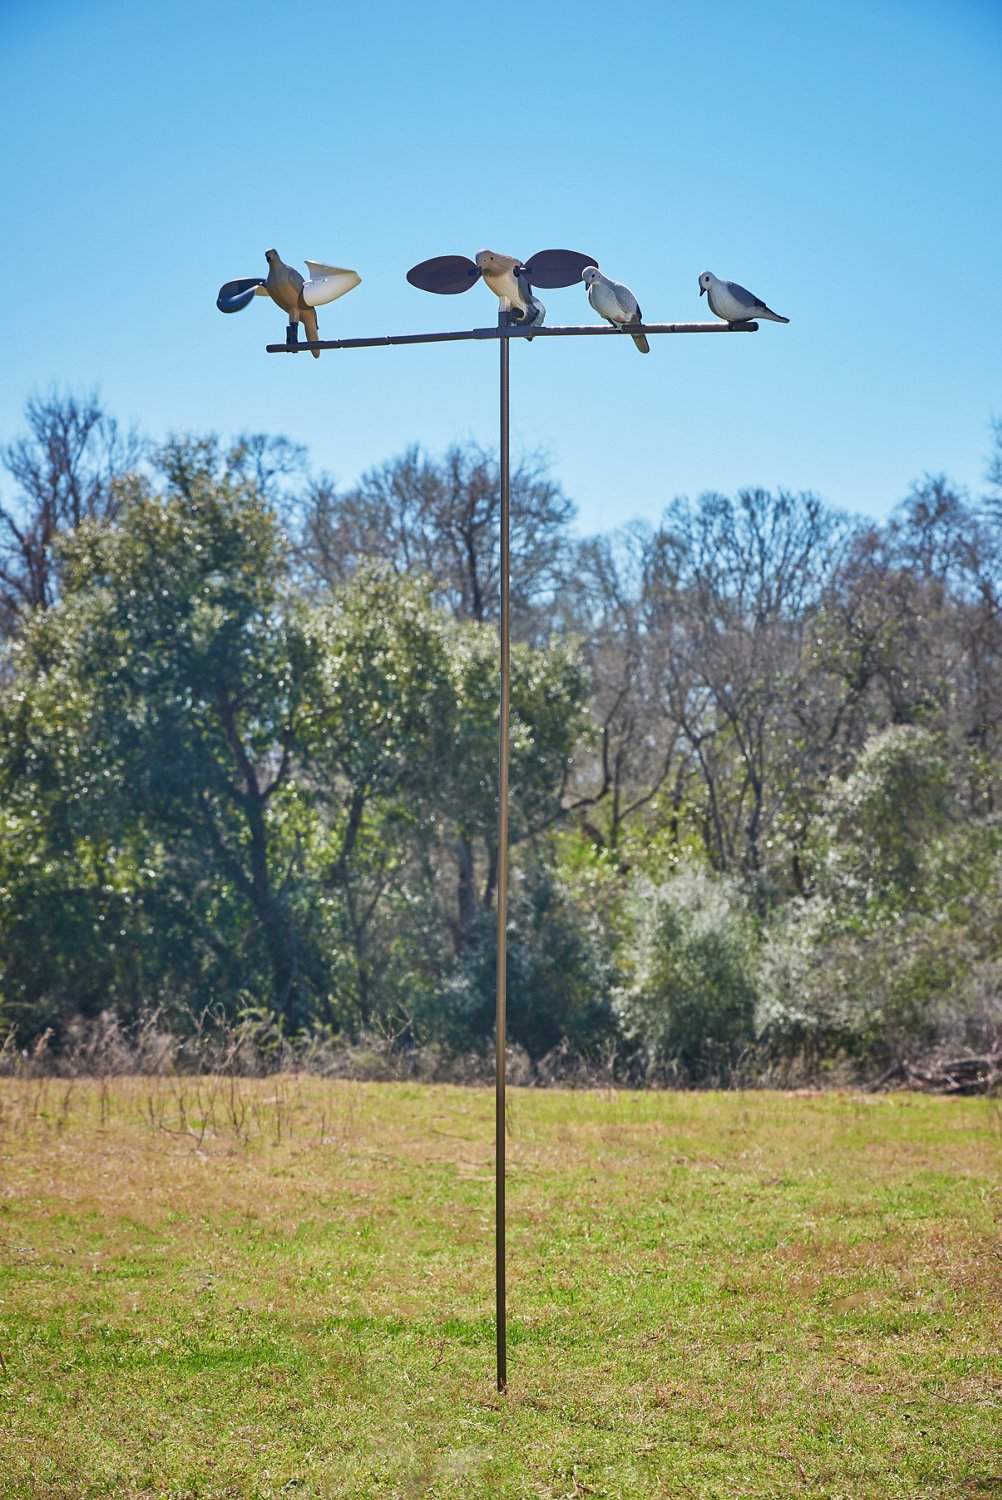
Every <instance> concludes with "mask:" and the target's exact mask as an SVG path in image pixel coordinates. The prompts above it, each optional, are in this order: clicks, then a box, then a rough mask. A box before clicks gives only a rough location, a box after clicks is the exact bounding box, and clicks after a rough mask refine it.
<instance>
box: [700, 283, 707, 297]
mask: <svg viewBox="0 0 1002 1500" xmlns="http://www.w3.org/2000/svg"><path fill="white" fill-rule="evenodd" d="M705 293H706V287H705V286H701V287H700V289H699V295H700V296H701V297H702V296H704V295H705Z"/></svg>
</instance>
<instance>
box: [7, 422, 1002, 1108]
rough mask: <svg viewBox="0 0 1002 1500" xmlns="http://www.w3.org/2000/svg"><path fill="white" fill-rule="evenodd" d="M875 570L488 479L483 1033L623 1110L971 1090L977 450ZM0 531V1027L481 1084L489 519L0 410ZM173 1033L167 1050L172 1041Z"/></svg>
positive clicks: (438, 483) (868, 547)
mask: <svg viewBox="0 0 1002 1500" xmlns="http://www.w3.org/2000/svg"><path fill="white" fill-rule="evenodd" d="M995 440H996V442H995V450H994V455H993V457H992V459H991V462H990V465H989V470H988V473H987V475H986V486H985V493H984V494H983V495H980V496H978V497H976V498H974V497H971V496H968V495H965V494H963V493H961V492H960V491H959V490H958V489H957V488H956V486H953V485H952V484H950V482H949V481H948V480H947V479H946V478H944V477H926V478H925V479H924V480H922V481H921V482H919V483H917V484H916V485H915V486H914V488H913V490H912V492H911V494H910V495H909V496H908V497H907V498H906V499H905V500H904V501H903V502H902V503H901V504H900V505H899V506H898V508H897V509H896V510H895V511H894V512H893V513H892V514H891V516H890V518H889V519H888V520H887V521H886V522H885V523H882V524H879V525H878V524H876V523H874V522H872V521H865V520H861V519H859V518H855V517H851V516H848V515H846V514H843V513H841V512H839V511H838V510H836V509H834V508H832V507H831V506H830V505H828V504H826V503H825V502H824V501H823V500H821V499H820V498H819V497H817V496H815V495H812V494H809V493H800V494H794V493H788V492H785V491H779V492H768V491H764V490H760V489H747V490H742V491H740V492H739V493H738V494H737V495H735V496H724V495H718V494H704V495H701V496H699V497H698V498H697V499H696V500H688V499H677V500H675V501H673V502H672V503H670V504H669V505H668V506H667V508H666V509H665V511H664V514H663V516H662V519H661V521H660V522H659V523H658V524H656V525H646V524H640V523H636V524H632V525H629V526H626V527H624V528H622V529H621V530H619V531H617V532H615V533H612V534H608V535H602V536H596V537H586V538H581V537H580V536H578V535H577V534H576V533H575V531H574V529H573V506H572V504H571V502H570V500H569V499H568V497H567V496H566V495H565V494H564V493H563V491H562V489H561V487H560V485H559V484H558V483H557V482H556V481H555V479H554V478H553V476H552V475H551V474H550V473H549V472H548V471H547V469H546V467H545V466H544V465H541V464H540V463H538V462H536V461H534V460H532V459H526V460H523V461H522V462H521V463H520V464H519V465H518V466H517V469H516V472H515V473H514V475H513V479H512V522H513V535H512V620H513V632H514V635H515V639H516V645H515V649H514V653H513V681H512V742H511V746H512V748H511V754H512V767H511V784H512V839H513V846H514V869H513V882H512V901H511V932H510V936H509V943H510V959H509V968H510V984H509V988H510V996H509V1026H510V1031H511V1036H512V1039H513V1041H514V1042H515V1043H516V1044H517V1045H519V1046H520V1047H521V1048H522V1049H524V1052H525V1053H526V1055H527V1057H528V1059H529V1060H530V1062H531V1063H536V1064H538V1063H539V1062H540V1061H541V1060H542V1059H545V1058H550V1059H552V1058H553V1057H554V1056H556V1055H564V1056H572V1057H576V1058H579V1059H584V1060H588V1059H596V1058H599V1057H602V1058H605V1059H606V1060H607V1061H608V1062H609V1065H610V1066H612V1067H613V1068H614V1069H615V1070H617V1071H618V1072H619V1073H620V1075H621V1076H622V1077H624V1078H633V1079H637V1080H645V1079H650V1080H677V1081H680V1082H697V1083H698V1082H707V1081H709V1082H728V1081H730V1080H733V1079H743V1080H748V1079H752V1078H779V1077H797V1076H805V1077H819V1076H839V1077H842V1076H853V1075H869V1074H873V1073H874V1072H875V1071H876V1070H883V1069H886V1068H888V1067H890V1066H894V1065H898V1064H901V1063H902V1061H903V1060H912V1061H916V1060H920V1059H921V1058H923V1057H927V1056H930V1055H933V1054H935V1053H936V1051H937V1049H938V1050H940V1051H942V1050H943V1049H947V1050H953V1051H957V1050H958V1049H965V1048H966V1049H968V1050H974V1051H977V1050H982V1051H988V1052H990V1051H992V1050H993V1049H996V1050H997V1048H998V1041H999V1026H1000V1017H1002V1005H1000V1000H999V980H1000V974H1002V963H1000V959H1002V899H1000V897H1002V857H1000V848H1002V844H1000V836H999V834H1000V829H999V813H998V799H999V792H1000V765H1002V760H1000V727H1002V615H1000V599H1002V528H1000V525H999V523H1000V521H1002V431H1000V430H999V429H996V431H995ZM0 457H2V462H3V471H4V474H5V476H6V478H5V486H4V489H3V490H2V491H0V634H2V637H3V652H2V657H0V808H2V814H0V1024H2V1025H3V1027H4V1029H5V1030H8V1031H11V1032H12V1033H13V1034H14V1035H15V1036H16V1037H17V1039H18V1041H19V1042H20V1043H22V1044H24V1045H29V1044H30V1043H31V1041H32V1040H33V1039H35V1038H37V1037H39V1036H40V1035H42V1034H44V1033H48V1034H49V1035H50V1036H51V1037H52V1038H54V1039H55V1044H56V1045H57V1046H58V1045H59V1044H60V1042H61V1041H62V1040H63V1039H66V1038H69V1037H71V1036H72V1035H73V1033H74V1028H77V1029H79V1027H80V1026H81V1025H82V1024H85V1023H86V1022H87V1021H88V1020H89V1019H93V1018H95V1017H97V1016H99V1015H102V1014H105V1013H108V1012H111V1013H113V1014H114V1015H115V1016H116V1017H118V1018H119V1019H120V1020H121V1021H122V1022H123V1023H125V1024H129V1023H137V1022H138V1021H139V1020H140V1019H141V1018H143V1017H149V1016H150V1015H152V1014H156V1015H158V1016H159V1017H161V1018H162V1019H163V1024H165V1025H168V1026H171V1027H173V1028H174V1029H175V1030H177V1031H180V1032H183V1031H184V1030H185V1028H186V1027H190V1026H192V1025H194V1024H195V1018H197V1017H201V1018H203V1021H204V1017H205V1015H206V1014H211V1015H213V1016H215V1017H218V1018H220V1019H228V1020H231V1021H232V1020H233V1019H234V1018H236V1017H238V1016H240V1015H244V1014H250V1013H253V1014H260V1015H265V1016H267V1017H269V1018H271V1019H272V1020H273V1021H274V1022H275V1023H277V1024H280V1026H281V1028H282V1029H283V1030H284V1032H285V1033H286V1034H287V1035H293V1034H297V1033H303V1034H305V1033H317V1032H319V1031H323V1032H324V1033H325V1034H327V1035H329V1036H330V1037H332V1038H345V1039H352V1038H358V1037H359V1036H361V1035H364V1034H366V1033H369V1032H372V1031H373V1030H381V1031H382V1032H383V1033H390V1034H392V1035H393V1037H394V1038H396V1039H397V1043H398V1045H399V1046H400V1047H402V1048H429V1047H432V1048H435V1049H438V1051H439V1052H440V1054H441V1055H442V1056H443V1057H448V1056H455V1055H459V1054H470V1053H474V1054H475V1053H478V1052H479V1053H482V1054H486V1052H487V1051H488V1050H489V1048H490V1046H491V1040H492V1038H491V1030H492V1022H493V973H494V911H495V900H496V887H497V853H498V851H497V845H496V827H495V824H496V776H497V745H496V711H497V710H496V703H497V678H498V650H497V610H498V594H499V587H498V583H499V579H498V574H499V557H498V519H499V483H498V471H497V463H496V460H495V458H494V456H493V454H491V453H489V452H486V451H483V450H480V449H478V448H476V447H474V446H471V445H466V446H456V447H454V448H452V449H450V450H449V451H448V452H446V453H445V454H443V455H440V456H437V457H435V456H429V455H428V454H426V453H424V452H422V451H421V450H420V449H418V448H413V449H411V450H409V451H408V452H406V453H405V454H403V455H401V456H399V457H397V458H395V459H392V460H390V461H388V462H387V463H385V464H383V465H381V466H379V467H377V468H374V469H373V470H372V471H371V472H369V473H368V474H366V475H365V476H364V477H363V478H362V479H361V480H360V481H359V482H358V483H357V484H356V485H354V486H351V487H347V488H346V487H339V486H338V485H337V484H335V483H334V482H333V481H332V480H331V479H329V478H328V477H326V476H323V475H320V476H317V475H315V474H313V473H312V472H311V469H310V465H309V460H308V455H307V454H306V452H305V451H304V450H302V449H301V448H298V447H297V446H296V445H294V444H291V443H289V442H288V441H287V440H286V439H284V438H280V437H272V436H267V435H251V436H245V437H242V438H240V439H238V440H236V441H235V442H231V443H225V442H222V441H221V440H219V439H218V438H216V437H212V436H208V437H206V436H193V437H181V438H173V439H171V440H170V441H168V442H167V443H165V444H162V445H159V446H154V445H152V444H150V443H149V442H147V441H145V440H143V439H142V438H141V437H140V436H138V435H137V434H135V433H123V432H122V431H121V430H120V429H119V427H118V425H117V424H116V422H115V421H114V420H113V419H112V418H111V417H110V416H109V415H108V414H107V413H106V412H104V411H103V410H102V408H101V406H100V404H99V402H98V401H97V400H96V399H94V398H78V397H72V396H65V395H59V394H53V395H51V396H49V397H46V398H40V399H36V400H33V401H31V402H29V403H28V406H27V409H26V423H25V431H24V433H23V434H22V435H21V436H20V437H17V438H16V439H14V440H12V441H11V442H9V443H8V444H7V445H6V446H5V447H4V448H3V449H2V454H0ZM200 1024H201V1023H200Z"/></svg>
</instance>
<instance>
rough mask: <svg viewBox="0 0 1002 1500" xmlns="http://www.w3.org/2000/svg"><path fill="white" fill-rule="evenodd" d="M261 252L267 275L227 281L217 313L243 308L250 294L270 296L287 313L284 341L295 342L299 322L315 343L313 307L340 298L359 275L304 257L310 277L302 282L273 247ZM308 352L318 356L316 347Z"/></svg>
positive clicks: (315, 357)
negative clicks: (285, 338)
mask: <svg viewBox="0 0 1002 1500" xmlns="http://www.w3.org/2000/svg"><path fill="white" fill-rule="evenodd" d="M264 255H265V260H266V261H267V262H268V275H267V276H266V277H261V276H244V277H241V278H240V279H239V280H237V281H227V282H226V284H225V285H224V286H222V287H220V289H219V296H218V297H217V298H216V306H217V307H218V308H219V311H220V312H225V313H234V312H239V311H240V309H241V308H243V307H246V306H247V304H248V303H249V302H250V301H251V299H252V298H253V297H270V298H271V300H272V301H273V302H275V303H277V304H278V306H279V307H280V308H281V309H282V311H283V312H286V313H288V315H289V329H288V336H287V342H288V343H289V344H295V343H297V342H298V336H299V324H300V323H302V324H303V327H304V328H305V329H306V332H307V335H308V337H309V341H310V343H312V344H315V343H316V342H317V340H318V338H319V337H320V335H319V331H318V329H317V315H316V313H315V312H314V308H317V307H323V306H324V304H325V303H327V302H334V301H335V300H336V299H337V298H338V297H343V296H344V294H345V292H350V291H351V290H352V288H353V287H356V286H358V285H359V283H360V282H361V280H362V278H361V276H359V274H358V272H357V271H349V270H347V269H345V267H344V266H328V265H325V264H324V262H323V261H319V260H308V261H307V262H306V267H307V270H308V271H309V272H310V279H309V281H304V280H303V277H302V276H301V275H300V273H299V272H298V271H297V270H296V269H295V268H294V267H293V266H287V265H286V264H285V262H284V260H283V259H282V257H281V256H280V255H279V253H278V251H277V250H266V251H265V252H264ZM310 353H311V354H312V355H313V357H314V359H319V358H320V351H319V349H311V350H310Z"/></svg>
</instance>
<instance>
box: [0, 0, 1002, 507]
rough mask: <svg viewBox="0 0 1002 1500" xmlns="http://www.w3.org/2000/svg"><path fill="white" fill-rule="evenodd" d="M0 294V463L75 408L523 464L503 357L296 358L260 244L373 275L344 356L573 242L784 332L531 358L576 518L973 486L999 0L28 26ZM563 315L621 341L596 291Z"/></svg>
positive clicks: (140, 16)
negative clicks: (460, 291) (245, 286)
mask: <svg viewBox="0 0 1002 1500" xmlns="http://www.w3.org/2000/svg"><path fill="white" fill-rule="evenodd" d="M0 131H2V139H3V140H4V142H5V151H4V157H5V161H4V169H3V193H4V200H5V205H6V209H7V212H5V214H4V220H5V228H4V242H5V251H6V257H5V258H6V264H7V269H8V275H7V277H6V279H5V290H6V296H5V297H4V299H3V303H2V319H3V327H2V332H0V342H2V348H3V356H2V361H0V438H3V439H7V438H10V437H12V436H14V435H15V434H16V433H17V432H18V431H19V430H20V428H21V423H22V412H23V407H24V403H25V400H26V398H27V397H28V396H30V395H32V394H33V393H40V392H45V391H47V390H48V389H50V388H51V387H53V386H54V385H58V386H60V387H62V388H64V389H72V390H75V391H86V390H90V389H93V388H97V390H98V391H99V393H100V395H101V397H102V399H103V401H104V404H105V406H106V407H107V408H108V410H110V411H111V412H112V413H113V414H115V415H116V416H117V417H118V418H119V419H120V420H121V421H123V422H125V423H131V422H134V423H136V424H137V425H138V426H139V427H141V428H142V429H144V430H145V431H147V432H149V433H151V434H153V435H154V436H163V435H165V434H166V433H167V432H168V431H171V430H175V431H177V430H196V431H205V430H208V429H212V430H216V431H219V432H221V433H223V434H225V435H232V434H235V433H236V432H238V431H240V430H249V431H269V432H275V433H279V432H281V433H285V434H287V435H288V436H289V437H291V438H293V439H296V440H298V441H301V442H305V443H307V444H308V445H309V448H310V452H311V455H312V458H313V462H314V464H315V466H316V467H317V468H318V469H325V470H327V471H329V472H330V473H332V474H333V475H334V476H335V477H336V478H337V479H339V480H340V481H342V482H344V483H347V482H350V481H351V480H352V479H353V478H355V477H356V476H357V475H358V474H360V473H361V472H362V471H363V470H364V469H366V468H367V467H369V466H370V465H372V464H375V463H379V462H381V461H382V460H384V459H386V458H388V457H390V456H392V455H393V454H396V453H398V452H400V451H401V450H402V449H403V448H404V447H406V446H407V445H408V444H410V443H412V442H419V443H421V444H422V445H423V446H425V447H426V448H428V449H429V450H431V451H432V452H436V451H440V450H441V449H443V448H444V447H445V446H447V445H448V444H449V443H450V442H453V441H456V440H459V441H462V440H464V439H466V438H473V439H476V440H479V441H481V442H483V443H485V444H493V443H494V442H495V441H496V420H497V418H496V412H497V380H496V360H497V351H496V346H494V345H491V344H488V345H476V344H452V345H448V344H447V345H439V346H434V345H433V346H427V347H418V348H404V349H379V350H372V351H363V352H359V353H353V354H340V353H339V354H327V355H324V356H323V357H322V358H321V359H320V360H316V361H315V360H312V359H310V358H308V357H307V356H303V355H301V356H298V357H297V358H295V359H286V358H283V357H278V356H269V355H267V354H265V352H264V347H265V344H266V343H268V342H273V341H277V340H280V339H281V338H282V337H283V331H284V318H283V316H282V314H281V313H280V312H279V310H278V309H277V308H275V307H274V306H273V305H272V304H271V303H270V302H269V301H266V300H265V299H260V298H259V299H255V300H254V301H253V302H252V303H251V305H250V307H249V308H247V310H246V311H245V312H243V313H240V314H238V315H236V316H233V317H224V316H222V315H221V314H220V313H218V312H217V311H216V308H215V306H214V302H215V296H216V292H217V290H218V287H219V285H220V284H221V283H222V282H223V281H226V280H229V279H230V278H233V277H236V276H241V275H259V274H262V273H263V271H264V270H265V262H264V250H265V249H266V248H267V247H268V246H269V245H275V246H277V247H278V249H279V251H280V253H281V254H282V255H283V256H284V258H285V259H286V260H289V261H292V262H295V263H301V262H302V260H303V259H304V258H305V257H306V256H309V257H310V258H311V259H317V260H324V261H328V262H332V263H334V264H339V265H348V266H352V267H354V268H355V269H357V270H358V271H359V272H360V274H361V276H362V285H361V286H360V287H359V288H358V289H357V290H356V291H354V292H352V293H351V294H349V296H347V297H345V298H344V299H343V300H341V301H339V302H337V303H335V304H334V305H333V306H332V307H328V308H327V309H323V308H322V309H320V328H321V334H322V335H323V336H326V337H337V336H345V337H347V336H359V335H366V334H374V333H384V332H391V331H400V332H402V331H418V330H429V329H435V328H450V327H452V328H458V327H468V326H476V325H482V324H485V323H487V322H490V321H492V319H493V317H494V314H495V310H496V303H495V302H494V299H493V298H492V297H491V295H490V293H489V292H488V291H487V290H486V288H485V287H484V286H483V285H482V284H481V285H478V286H476V287H474V288H473V290H472V291H471V292H469V293H468V294H467V295H465V296H463V297H456V298H438V297H431V296H428V295H427V294H423V293H421V292H418V291H416V290H414V289H413V288H411V287H410V286H408V285H407V283H406V281H405V280H404V273H405V272H406V270H407V268H408V267H409V266H410V265H412V264H413V263H414V262H416V261H419V260H423V259H425V258H426V257H428V256H431V255H436V254H445V253H460V254H466V255H473V254H474V253H475V251H476V250H477V249H479V248H480V247H482V246H488V247H490V248H492V249H499V250H503V251H507V252H510V253H513V254H516V255H520V256H529V255H531V254H532V253H533V252H534V251H536V250H538V249H543V248H546V247H549V246H559V245H564V246H567V247H569V248H572V249H577V250H581V251H584V252H585V253H587V254H589V255H594V256H596V257H597V259H598V260H599V263H600V264H601V265H602V267H603V268H604V269H605V270H606V271H607V272H608V273H609V274H610V275H612V276H614V277H616V278H617V279H620V280H623V281H626V282H627V283H628V284H629V285H630V286H632V287H633V289H634V290H635V291H636V293H637V295H638V296H639V298H640V301H641V305H642V307H643V309H644V312H645V315H646V316H647V318H648V319H649V320H651V321H662V320H664V321H671V320H681V319H698V318H700V317H705V316H706V312H705V307H706V304H705V300H703V301H700V299H699V297H698V285H697V278H698V275H699V272H700V271H702V270H704V269H710V270H713V271H715V272H716V273H717V274H718V275H722V276H728V277H731V278H733V279H735V280H738V281H741V282H743V283H744V284H745V285H747V286H750V287H752V288H753V289H754V290H755V291H756V292H757V293H758V294H759V295H761V296H763V297H765V298H766V300H767V301H769V302H770V304H771V305H772V306H773V307H775V308H776V309H777V310H778V311H779V312H782V313H785V314H786V315H787V316H789V318H790V319H791V322H790V325H789V327H781V326H776V325H771V324H764V325H763V326H762V329H761V331H760V332H759V333H758V334H756V335H751V336H749V337H734V338H712V339H711V338H706V339H681V338H679V339H664V338H663V339H659V340H657V341H656V342H655V343H654V348H653V352H652V354H651V355H650V356H649V357H646V358H645V357H641V356H640V355H638V354H637V352H636V351H635V349H634V348H633V345H632V343H631V342H629V341H628V340H626V339H623V340H622V341H620V340H610V339H595V340H591V339H589V340H580V339H575V340H563V341H558V340H537V341H536V342H535V343H533V344H532V345H531V346H525V345H518V346H516V347H515V349H514V350H513V356H512V365H513V372H512V396H513V408H512V429H513V443H514V445H515V447H516V449H518V450H533V449H541V450H543V451H544V452H545V453H546V454H547V455H548V457H549V459H550V461H551V463H552V466H553V471H554V473H555V474H556V476H557V477H558V478H559V479H560V481H561V482H562V484H563V485H564V487H565V489H566V490H567V492H568V493H569V494H570V495H571V496H572V497H573V498H574V499H575V501H576V502H577V504H578V507H579V522H580V525H581V527H582V529H585V530H595V529H606V528H608V527H612V526H614V525H616V524H618V523H620V522H623V521H626V520H628V519H630V518H632V517H635V516H641V515H642V516H647V517H650V518H654V517H656V516H657V515H659V514H660V511H661V509H662V507H663V505H664V504H665V503H666V502H667V501H668V500H670V499H671V498H672V497H673V496H674V495H677V494H689V495H695V494H697V493H698V492H700V491H701V490H704V489H719V490H723V491H733V490H735V489H736V488H738V487H739V486H741V485H747V484H761V485H764V486H769V487H777V486H785V487H788V488H792V489H813V490H815V491H817V492H819V493H820V494H822V495H823V496H824V497H825V498H826V499H827V500H828V501H830V502H831V503H832V504H836V505H840V506H843V507H845V508H847V509H850V510H855V511H859V512H863V513H865V514H870V515H874V516H881V515H884V514H886V512H887V511H888V510H889V509H890V508H891V507H892V506H893V505H894V504H895V503H896V502H897V501H898V500H900V499H901V498H902V497H903V496H904V495H905V494H906V493H907V490H908V488H909V486H910V484H911V482H912V481H913V480H914V479H917V478H919V477H920V476H921V475H922V474H923V473H924V472H941V471H945V472H946V473H948V474H949V475H951V476H952V477H953V478H955V479H956V480H957V481H958V482H959V483H961V484H962V485H965V486H967V487H969V488H971V489H972V490H977V488H978V487H979V484H980V482H981V478H982V475H983V471H984V467H985V462H986V458H987V454H988V451H989V447H990V437H989V422H990V419H991V418H992V416H993V415H1002V382H1000V376H1002V355H1000V347H1002V338H1000V327H999V325H1000V320H999V311H998V306H997V300H996V299H997V292H996V288H997V287H998V285H999V282H1000V279H1002V167H1000V161H1002V149H1000V143H1002V6H1000V5H999V4H998V3H997V0H907V3H906V0H868V3H866V4H861V3H857V0H842V3H840V4H839V5H838V6H816V5H812V4H808V3H805V0H798V3H787V0H763V3H761V4H759V5H748V4H747V3H742V4H738V3H733V0H720V3H717V4H715V5H712V6H711V5H703V6H700V5H698V4H694V3H693V0H686V3H685V4H684V5H681V4H675V3H662V4H658V5H654V4H651V5H644V4H631V3H623V4H619V5H606V4H603V5H599V4H592V3H588V0H585V3H580V0H579V3H575V4H573V5H571V4H563V3H555V4H550V5H544V6H538V7H531V6H518V5H509V6H507V7H504V8H502V7H499V6H497V5H490V6H475V5H472V4H469V5H466V4H458V3H441V0H423V3H422V4H420V5H405V4H403V3H395V4H392V5H390V4H386V3H383V0H371V3H368V4H366V5H363V6H357V7H350V6H346V5H343V4H342V5H337V6H331V7H323V6H318V5H313V6H306V5H299V6H295V5H283V6H279V5H276V4H268V5H264V4H254V3H244V4H237V3H226V0H205V3H203V4H199V5H195V4H190V3H188V0H178V3H175V4H172V5H170V6H166V7H146V6H138V5H136V4H135V3H134V0H129V3H127V4H126V3H120V0H75V3H72V4H69V3H61V0H0ZM544 300H545V301H546V303H547V306H548V309H549V321H550V322H573V321H589V320H591V318H592V317H593V315H592V314H591V312H590V309H589V308H588V306H587V303H586V301H585V297H584V291H583V288H577V287H574V288H569V289H566V290H562V291H554V292H550V293H549V294H545V295H544Z"/></svg>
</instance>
